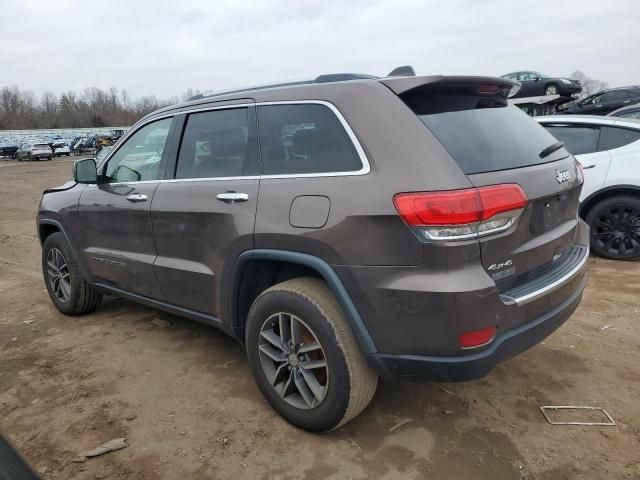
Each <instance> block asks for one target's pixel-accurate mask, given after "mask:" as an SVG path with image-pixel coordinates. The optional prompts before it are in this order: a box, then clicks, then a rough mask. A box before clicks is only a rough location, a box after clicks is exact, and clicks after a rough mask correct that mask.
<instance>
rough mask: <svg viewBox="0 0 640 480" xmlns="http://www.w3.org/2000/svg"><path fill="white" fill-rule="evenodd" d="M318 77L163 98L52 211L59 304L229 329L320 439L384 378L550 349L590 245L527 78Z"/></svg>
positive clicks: (573, 184) (49, 244)
mask: <svg viewBox="0 0 640 480" xmlns="http://www.w3.org/2000/svg"><path fill="white" fill-rule="evenodd" d="M321 78H322V80H317V81H313V80H312V81H310V82H308V83H307V84H301V83H297V84H296V85H295V86H291V85H282V86H279V87H278V86H271V87H270V88H263V89H260V88H255V89H253V90H249V91H247V90H245V91H242V90H238V91H235V92H230V93H227V94H220V95H215V96H206V97H205V96H203V97H202V98H200V99H198V100H194V101H190V102H187V103H184V104H181V105H177V106H172V107H167V108H163V109H161V110H158V111H156V112H154V113H152V114H150V115H148V116H146V117H145V118H144V119H142V120H141V121H139V122H138V123H137V124H136V125H135V126H133V127H132V128H131V129H130V130H129V131H128V132H127V133H126V134H125V136H124V137H123V138H122V139H121V140H120V142H119V143H118V145H116V146H115V147H114V150H112V151H111V152H110V154H109V155H108V156H107V157H106V158H105V159H103V160H102V161H101V162H99V163H98V164H97V165H96V163H95V161H94V159H83V160H79V161H78V162H76V163H75V168H74V180H73V181H70V182H68V183H66V184H65V185H63V186H61V187H58V188H53V189H50V190H47V191H46V192H45V193H44V195H43V197H42V200H41V204H40V208H39V214H38V219H37V225H38V232H39V238H40V240H41V242H42V269H43V275H44V277H45V283H46V285H47V289H48V292H49V295H50V297H51V300H52V302H53V303H54V304H55V306H56V307H57V308H58V309H59V310H60V311H61V312H63V313H66V314H69V315H79V314H83V313H87V312H90V311H92V310H94V309H95V308H96V307H97V306H98V304H99V303H100V299H101V297H102V295H103V294H115V295H119V296H122V297H125V298H129V299H132V300H134V301H137V302H141V303H144V304H146V305H149V306H153V307H156V308H159V309H161V310H166V311H168V312H172V313H174V314H177V315H182V316H185V317H188V318H192V319H195V320H199V321H202V322H204V323H207V324H210V325H213V326H216V327H218V328H221V329H222V330H223V331H225V332H227V333H228V334H229V335H231V336H232V337H234V338H236V339H237V340H239V341H240V342H242V343H244V345H245V349H246V352H247V356H248V361H249V365H250V367H251V370H252V372H253V375H254V378H255V380H256V382H257V384H258V386H259V388H260V390H261V391H262V393H263V395H264V396H265V398H266V399H267V400H268V402H269V403H270V404H271V405H272V406H273V408H274V409H275V410H276V411H277V412H278V413H279V414H280V415H282V416H283V417H284V418H285V419H287V420H288V421H289V422H291V423H292V424H294V425H296V426H298V427H301V428H304V429H307V430H311V431H326V430H331V429H334V428H337V427H339V426H341V425H343V424H344V423H346V422H348V421H349V420H350V419H352V418H353V417H355V416H356V415H358V414H359V413H360V412H361V411H362V410H363V409H364V408H365V407H366V406H367V404H368V403H369V401H370V400H371V398H372V396H373V394H374V392H375V390H376V385H377V382H378V377H379V376H382V377H383V378H397V379H422V380H441V381H444V380H446V381H453V380H464V379H471V378H479V377H482V376H483V375H486V374H487V373H488V372H489V371H490V370H492V368H493V367H494V366H495V365H496V364H497V363H499V362H501V361H503V360H505V359H507V358H509V357H512V356H514V355H516V354H518V353H519V352H522V351H524V350H526V349H528V348H530V347H531V346H533V345H535V344H537V343H538V342H540V341H541V340H542V339H544V338H545V337H546V336H547V335H549V334H550V333H551V332H553V331H554V330H555V329H556V328H558V327H559V326H560V325H562V324H563V323H564V322H565V321H566V320H567V319H568V318H569V316H570V315H571V314H572V312H573V311H574V310H575V308H576V307H577V306H578V303H579V302H580V299H581V296H582V292H583V289H584V286H585V282H586V277H585V266H586V262H587V260H588V253H589V246H588V241H589V234H588V227H587V225H586V224H585V223H584V222H583V221H582V220H580V219H579V217H578V215H577V210H578V198H579V195H580V189H581V185H582V178H581V176H580V172H579V169H578V164H577V162H576V161H575V159H574V158H573V156H571V154H570V153H569V152H568V151H567V150H566V149H564V148H562V145H559V146H558V144H557V140H556V139H555V138H553V136H552V135H550V134H549V133H548V132H547V131H545V129H543V128H542V127H540V126H539V125H538V124H537V123H536V122H535V121H534V120H533V119H532V118H530V117H528V116H527V115H526V114H525V113H523V112H522V111H520V110H519V109H518V108H517V107H514V106H509V105H508V102H507V96H508V94H509V92H510V89H511V87H512V86H513V83H512V82H509V81H507V80H504V79H499V78H488V77H446V76H430V77H416V76H411V77H409V76H407V77H389V78H363V77H362V76H355V75H354V76H352V77H349V76H348V78H354V79H356V78H357V79H358V80H357V81H335V82H333V81H331V80H327V79H326V76H325V77H321ZM341 78H342V77H341ZM348 78H347V80H348ZM248 99H251V100H248ZM221 102H223V103H221ZM486 125H490V126H491V128H486ZM258 145H259V146H260V148H258Z"/></svg>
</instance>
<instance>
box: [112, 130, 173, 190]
mask: <svg viewBox="0 0 640 480" xmlns="http://www.w3.org/2000/svg"><path fill="white" fill-rule="evenodd" d="M172 120H173V119H171V118H165V119H162V120H158V121H156V122H152V123H150V124H148V125H145V126H144V127H142V128H141V129H140V130H138V131H137V132H136V133H134V134H133V135H132V136H131V137H129V138H128V139H127V141H126V142H125V143H124V144H123V145H122V146H121V147H120V148H119V149H118V151H117V152H116V153H115V154H114V155H113V156H112V157H111V159H110V160H109V163H107V167H106V169H105V171H104V177H105V178H104V181H105V182H107V183H116V182H135V181H140V180H158V179H159V178H160V176H161V175H162V173H161V172H160V160H161V159H162V152H163V151H164V146H165V144H166V142H167V136H168V135H169V128H170V127H171V122H172Z"/></svg>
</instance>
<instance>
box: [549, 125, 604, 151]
mask: <svg viewBox="0 0 640 480" xmlns="http://www.w3.org/2000/svg"><path fill="white" fill-rule="evenodd" d="M545 128H546V129H547V130H548V131H549V133H551V134H552V135H553V136H554V137H556V138H557V139H558V140H560V141H561V142H564V145H565V147H567V150H569V151H570V152H571V153H573V154H574V155H582V154H585V153H593V152H595V151H596V149H597V148H598V136H599V135H600V128H599V127H564V126H549V127H545Z"/></svg>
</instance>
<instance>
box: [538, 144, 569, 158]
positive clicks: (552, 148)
mask: <svg viewBox="0 0 640 480" xmlns="http://www.w3.org/2000/svg"><path fill="white" fill-rule="evenodd" d="M562 147H564V143H562V142H556V143H552V144H551V145H549V146H548V147H547V148H545V149H544V150H542V151H541V152H540V158H544V157H548V156H549V155H551V154H552V153H553V152H556V151H558V150H560V149H561V148H562Z"/></svg>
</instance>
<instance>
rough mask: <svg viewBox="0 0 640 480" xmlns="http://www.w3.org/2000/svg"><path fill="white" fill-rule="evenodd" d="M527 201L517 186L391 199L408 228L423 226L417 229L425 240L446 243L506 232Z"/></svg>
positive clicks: (423, 193) (414, 194)
mask: <svg viewBox="0 0 640 480" xmlns="http://www.w3.org/2000/svg"><path fill="white" fill-rule="evenodd" d="M527 201H528V200H527V195H526V194H525V193H524V191H523V190H522V188H521V187H520V186H519V185H517V184H503V185H491V186H486V187H478V188H467V189H464V190H448V191H442V192H416V193H400V194H398V195H396V196H395V197H394V198H393V203H394V205H395V207H396V210H397V211H398V213H399V214H400V216H401V217H402V218H403V220H404V221H405V222H406V223H407V224H408V225H409V226H410V227H426V228H421V229H420V230H421V231H422V232H423V233H424V234H425V235H426V237H427V239H446V240H451V239H463V238H471V237H474V236H478V235H487V234H490V233H495V232H496V231H501V230H506V229H508V228H509V227H510V226H511V225H513V223H514V222H515V221H516V220H517V218H518V216H519V215H520V212H521V210H522V209H523V208H524V207H525V206H526V205H527ZM509 213H511V214H509ZM494 217H495V218H494Z"/></svg>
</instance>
